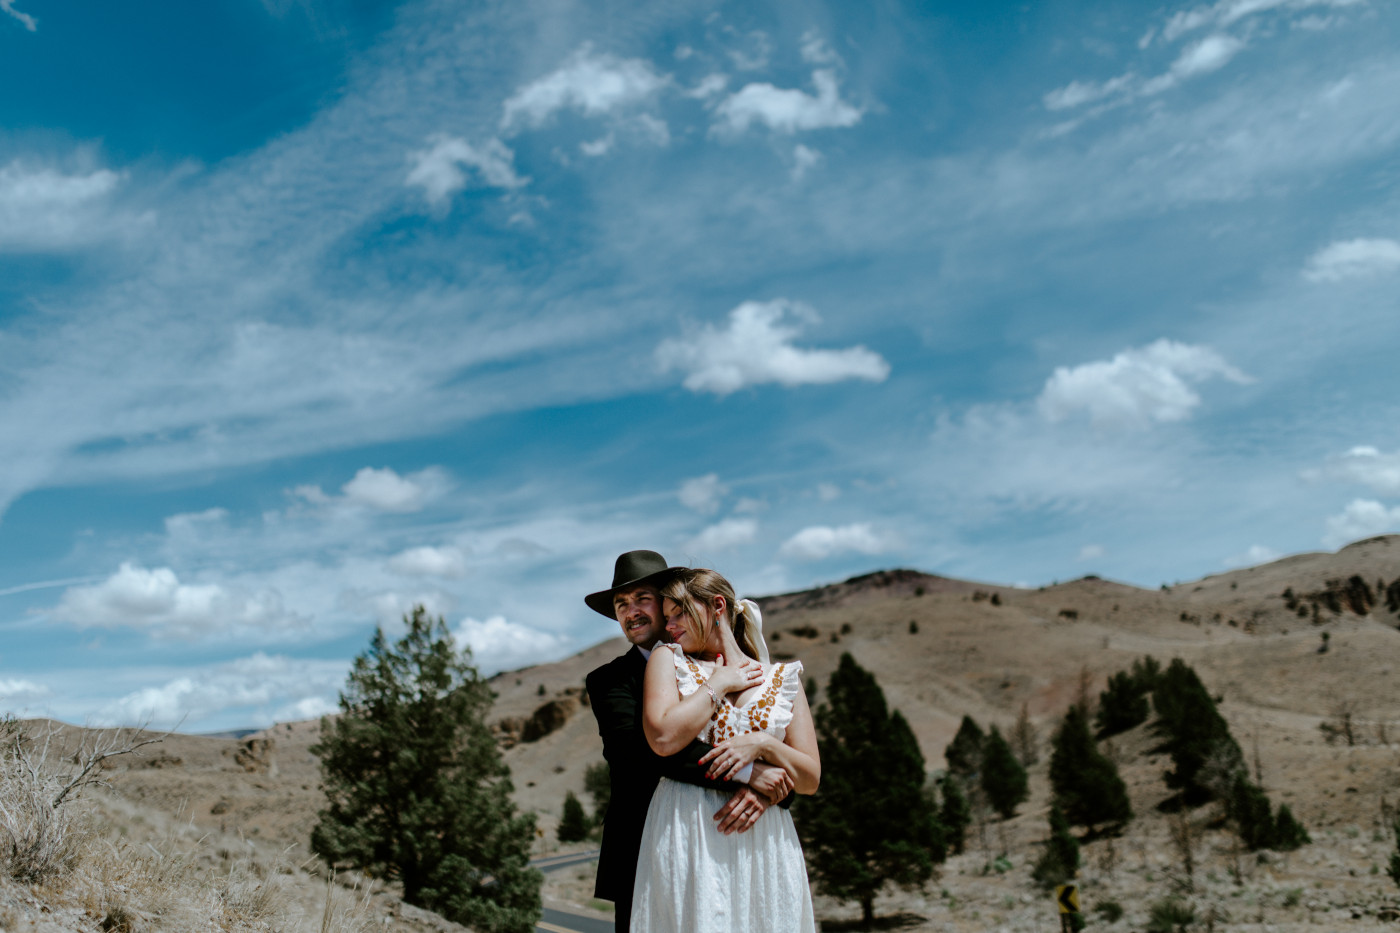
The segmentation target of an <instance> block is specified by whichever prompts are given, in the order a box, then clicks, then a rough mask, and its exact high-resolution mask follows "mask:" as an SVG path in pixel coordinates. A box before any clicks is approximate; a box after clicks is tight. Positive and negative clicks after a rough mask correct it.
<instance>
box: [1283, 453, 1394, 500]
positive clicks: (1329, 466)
mask: <svg viewBox="0 0 1400 933" xmlns="http://www.w3.org/2000/svg"><path fill="white" fill-rule="evenodd" d="M1303 476H1304V478H1305V479H1310V480H1320V479H1326V480H1333V481H1336V482H1343V483H1358V484H1360V485H1363V486H1369V487H1370V488H1371V489H1372V490H1373V491H1375V492H1377V493H1379V494H1381V495H1383V496H1400V451H1397V452H1395V453H1389V454H1383V453H1381V452H1380V451H1379V450H1377V449H1376V448H1374V447H1371V446H1367V445H1362V446H1358V447H1353V448H1352V449H1351V450H1348V451H1347V452H1346V453H1344V454H1340V455H1338V456H1335V457H1329V458H1328V460H1327V463H1326V464H1325V465H1324V466H1323V467H1322V468H1321V469H1314V470H1307V471H1304V473H1303Z"/></svg>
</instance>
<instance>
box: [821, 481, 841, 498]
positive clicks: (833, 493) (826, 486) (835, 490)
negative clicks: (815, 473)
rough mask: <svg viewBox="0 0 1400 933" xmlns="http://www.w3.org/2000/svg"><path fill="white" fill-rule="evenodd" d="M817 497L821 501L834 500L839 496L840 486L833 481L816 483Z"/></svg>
mask: <svg viewBox="0 0 1400 933" xmlns="http://www.w3.org/2000/svg"><path fill="white" fill-rule="evenodd" d="M817 498H818V499H820V500H821V501H823V502H834V501H836V500H837V499H839V498H841V487H840V486H837V485H836V484H835V483H818V484H817Z"/></svg>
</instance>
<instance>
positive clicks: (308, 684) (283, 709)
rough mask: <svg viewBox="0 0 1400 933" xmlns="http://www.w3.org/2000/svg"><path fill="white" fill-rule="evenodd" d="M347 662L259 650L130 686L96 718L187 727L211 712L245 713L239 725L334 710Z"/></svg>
mask: <svg viewBox="0 0 1400 933" xmlns="http://www.w3.org/2000/svg"><path fill="white" fill-rule="evenodd" d="M348 668H349V664H348V663H346V662H344V661H324V660H308V659H294V658H288V657H284V656H281V655H268V654H264V653H263V652H261V651H259V652H256V653H254V654H252V655H250V656H249V657H246V658H238V659H236V660H233V661H229V662H226V663H223V664H218V665H213V666H211V667H208V668H205V669H203V670H200V671H199V672H197V673H193V674H187V675H182V676H179V677H174V678H171V679H169V680H167V681H165V682H164V683H161V684H158V685H153V686H149V687H142V688H140V689H138V690H133V691H131V692H130V693H128V694H126V695H125V696H123V697H121V698H120V699H118V700H116V701H115V702H113V703H111V704H110V705H108V706H107V707H106V708H105V709H103V710H101V712H100V713H99V714H98V715H97V717H96V722H97V724H99V725H137V724H140V723H145V722H149V723H150V724H151V725H152V726H155V727H169V726H173V725H175V724H176V723H180V722H183V724H184V727H185V728H191V727H195V726H197V725H198V724H199V723H200V721H201V720H204V719H206V718H207V717H209V716H211V715H216V714H228V713H229V712H230V711H238V712H236V713H235V715H243V716H246V717H247V718H246V720H245V721H243V722H239V723H237V725H242V726H253V727H260V726H268V725H271V724H272V723H273V722H279V721H286V720H290V719H311V718H315V717H317V716H321V715H324V714H325V713H329V712H333V711H334V710H335V706H336V704H335V700H336V696H337V693H338V691H339V688H340V686H341V685H343V684H344V682H345V672H346V670H347V669H348ZM224 725H229V723H225V724H224Z"/></svg>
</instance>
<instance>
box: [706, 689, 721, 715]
mask: <svg viewBox="0 0 1400 933" xmlns="http://www.w3.org/2000/svg"><path fill="white" fill-rule="evenodd" d="M702 686H703V687H704V688H705V689H706V690H708V691H709V693H710V712H712V713H713V712H714V711H715V710H717V709H719V697H718V696H717V695H716V694H715V688H714V687H711V686H710V685H709V684H702Z"/></svg>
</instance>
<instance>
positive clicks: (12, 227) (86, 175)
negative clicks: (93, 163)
mask: <svg viewBox="0 0 1400 933" xmlns="http://www.w3.org/2000/svg"><path fill="white" fill-rule="evenodd" d="M122 179H123V176H122V175H120V174H119V173H117V172H114V171H112V170H111V169H106V168H98V169H92V170H91V171H85V172H72V173H67V172H62V171H59V170H58V169H55V168H49V167H30V166H26V165H23V164H21V163H20V162H18V161H13V162H11V163H10V164H9V165H6V166H3V167H0V252H25V253H28V252H42V251H47V250H63V249H70V248H73V247H77V246H86V245H90V244H93V243H97V242H101V241H102V240H105V239H108V238H109V237H112V236H115V235H118V234H121V233H123V232H130V231H132V230H134V229H136V227H137V226H138V225H141V224H144V223H146V222H147V220H148V218H146V219H143V218H141V217H139V216H132V215H124V214H121V213H117V212H115V211H114V209H113V208H112V204H111V196H112V195H113V193H114V192H115V191H116V190H117V187H118V185H120V183H121V182H122Z"/></svg>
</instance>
